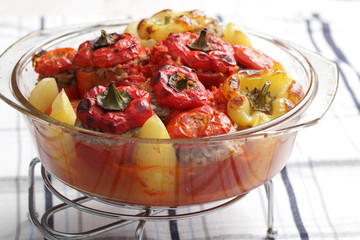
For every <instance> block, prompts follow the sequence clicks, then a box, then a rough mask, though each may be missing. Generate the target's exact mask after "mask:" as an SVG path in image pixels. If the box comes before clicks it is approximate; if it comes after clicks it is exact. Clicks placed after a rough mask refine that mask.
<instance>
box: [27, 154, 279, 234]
mask: <svg viewBox="0 0 360 240" xmlns="http://www.w3.org/2000/svg"><path fill="white" fill-rule="evenodd" d="M38 163H40V159H39V158H37V157H36V158H34V159H33V160H32V161H31V163H30V165H29V189H28V194H29V195H28V197H29V218H30V221H31V222H32V223H33V224H34V225H35V227H36V228H37V229H38V230H39V231H40V232H41V234H42V235H43V236H44V237H45V238H47V239H50V240H52V239H86V238H90V237H93V236H96V235H99V234H102V233H105V232H107V231H111V230H114V229H117V228H120V227H122V226H125V225H128V224H130V223H134V222H138V225H137V227H136V229H135V239H136V240H141V239H142V238H143V232H144V229H145V226H146V223H147V222H150V221H171V220H180V219H186V218H191V217H199V216H204V215H206V214H210V213H213V212H215V211H219V210H221V209H224V208H226V207H229V206H231V205H232V204H234V203H236V202H237V201H239V200H240V199H241V198H242V197H243V196H244V195H239V196H236V197H234V198H232V199H230V200H227V201H225V202H222V203H219V204H216V205H214V206H210V207H205V208H203V209H202V210H199V211H191V212H185V213H183V212H181V213H178V214H176V213H175V214H169V211H166V210H169V209H178V208H150V207H138V206H131V205H125V204H118V203H113V202H110V201H106V200H102V199H99V198H96V197H93V196H90V195H87V194H85V193H82V192H81V195H82V196H81V197H78V198H75V199H69V198H67V197H65V196H64V195H63V194H61V193H60V192H59V191H58V190H57V189H56V188H55V187H54V186H53V185H52V183H51V181H50V180H49V177H48V174H47V172H46V170H45V168H44V167H43V166H41V176H42V179H43V182H44V184H45V186H46V187H47V189H48V190H49V191H50V192H51V193H52V194H53V195H55V196H56V197H57V198H59V199H60V201H62V202H63V203H61V204H58V205H55V206H53V207H51V208H49V209H47V210H46V211H45V213H44V214H43V215H42V216H41V218H40V216H39V214H38V212H37V210H36V208H35V206H36V199H35V192H34V188H35V166H36V165H37V164H38ZM264 186H265V191H266V196H267V200H268V215H267V227H268V229H267V238H268V239H275V237H276V236H277V230H276V229H275V228H274V224H273V223H274V220H273V201H274V196H273V194H274V193H273V183H272V181H271V180H269V181H268V182H266V183H265V184H264ZM89 201H96V202H97V203H100V204H103V205H108V206H113V207H114V206H115V207H116V208H118V209H126V210H127V212H128V211H129V210H130V211H133V213H121V212H111V211H106V210H102V209H100V208H99V209H98V208H94V207H89V206H87V205H85V203H86V202H89ZM67 208H75V209H77V210H79V211H83V212H86V213H89V214H92V215H96V216H100V217H104V218H108V219H113V220H114V221H113V222H111V223H109V224H106V225H103V226H100V227H97V228H94V229H92V230H88V231H84V232H77V233H69V232H62V231H58V230H56V229H55V228H54V227H53V226H51V224H50V223H49V222H50V219H51V218H52V216H53V215H54V214H55V213H58V212H60V211H62V210H65V209H67ZM173 212H175V211H173Z"/></svg>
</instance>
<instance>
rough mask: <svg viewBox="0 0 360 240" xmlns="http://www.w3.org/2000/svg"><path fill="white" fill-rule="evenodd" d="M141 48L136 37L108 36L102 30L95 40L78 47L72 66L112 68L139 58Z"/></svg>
mask: <svg viewBox="0 0 360 240" xmlns="http://www.w3.org/2000/svg"><path fill="white" fill-rule="evenodd" d="M141 51H142V46H141V43H140V41H139V40H138V39H137V38H136V36H134V35H131V34H128V33H124V34H117V33H112V34H108V33H106V32H105V31H104V30H102V31H101V36H100V37H98V38H97V39H95V40H88V41H85V42H84V43H82V44H81V45H80V46H79V49H78V52H77V54H76V55H75V58H74V62H73V63H74V65H75V66H77V67H80V68H87V67H100V68H106V67H112V66H115V65H117V64H122V63H125V62H128V61H130V60H133V59H135V58H137V57H139V56H140V53H141Z"/></svg>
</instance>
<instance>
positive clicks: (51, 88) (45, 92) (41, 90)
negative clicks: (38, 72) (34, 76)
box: [29, 78, 59, 112]
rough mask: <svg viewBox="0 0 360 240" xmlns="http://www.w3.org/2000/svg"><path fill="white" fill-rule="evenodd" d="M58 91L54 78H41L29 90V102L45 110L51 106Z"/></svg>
mask: <svg viewBox="0 0 360 240" xmlns="http://www.w3.org/2000/svg"><path fill="white" fill-rule="evenodd" d="M58 93H59V91H58V87H57V84H56V80H55V78H43V79H42V80H41V81H40V82H38V83H37V84H36V86H35V88H34V89H33V90H32V91H31V93H30V98H29V102H30V103H31V105H33V106H34V107H36V108H37V109H39V110H40V111H42V112H45V111H46V110H47V109H48V108H49V107H51V104H52V102H53V101H54V99H55V98H56V96H57V95H58Z"/></svg>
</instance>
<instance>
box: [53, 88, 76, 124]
mask: <svg viewBox="0 0 360 240" xmlns="http://www.w3.org/2000/svg"><path fill="white" fill-rule="evenodd" d="M51 109H52V110H51V113H50V117H53V118H55V119H57V120H59V121H62V122H65V123H68V124H71V125H74V123H75V120H76V114H75V111H74V108H73V106H72V104H71V102H70V100H69V98H68V97H67V95H66V93H65V91H64V89H62V90H61V91H60V93H59V94H58V95H57V97H56V98H55V100H54V102H53V104H52V106H51Z"/></svg>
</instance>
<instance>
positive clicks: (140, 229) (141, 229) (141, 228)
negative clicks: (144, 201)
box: [135, 209, 153, 240]
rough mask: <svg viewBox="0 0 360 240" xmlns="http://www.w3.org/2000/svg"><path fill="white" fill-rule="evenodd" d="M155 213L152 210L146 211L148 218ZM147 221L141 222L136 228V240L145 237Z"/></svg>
mask: <svg viewBox="0 0 360 240" xmlns="http://www.w3.org/2000/svg"><path fill="white" fill-rule="evenodd" d="M152 213H153V211H152V210H151V209H146V213H145V215H146V216H151V214H152ZM146 223H147V221H145V220H141V221H140V222H139V224H138V226H137V228H136V231H135V239H136V240H141V239H142V237H143V233H144V230H145V225H146Z"/></svg>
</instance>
